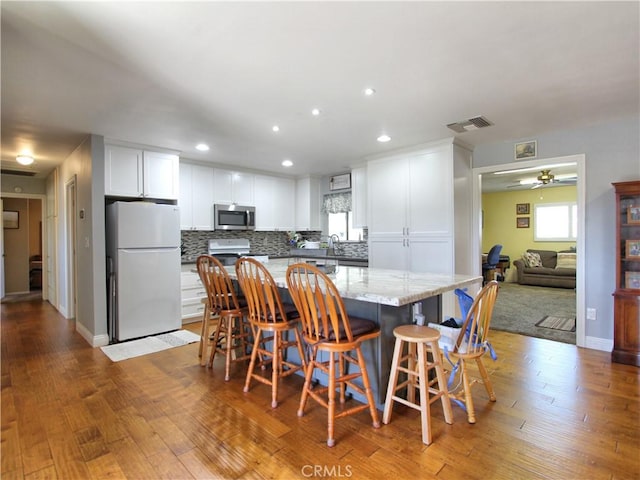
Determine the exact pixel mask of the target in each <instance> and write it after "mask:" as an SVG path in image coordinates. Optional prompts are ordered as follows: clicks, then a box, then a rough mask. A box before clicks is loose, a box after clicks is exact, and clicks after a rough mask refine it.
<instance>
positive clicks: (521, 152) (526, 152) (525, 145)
mask: <svg viewBox="0 0 640 480" xmlns="http://www.w3.org/2000/svg"><path fill="white" fill-rule="evenodd" d="M537 151H538V142H536V141H535V140H532V141H530V142H521V143H516V148H515V155H516V160H523V159H525V158H526V159H532V158H536V155H537V154H538V153H537Z"/></svg>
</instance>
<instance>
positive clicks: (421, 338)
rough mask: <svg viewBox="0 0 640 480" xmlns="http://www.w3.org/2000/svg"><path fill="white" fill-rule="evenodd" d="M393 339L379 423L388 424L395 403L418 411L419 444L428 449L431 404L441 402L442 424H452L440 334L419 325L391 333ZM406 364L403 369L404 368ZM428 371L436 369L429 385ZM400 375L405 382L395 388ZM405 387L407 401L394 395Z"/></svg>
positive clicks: (408, 326) (400, 328) (407, 326)
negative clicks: (424, 445)
mask: <svg viewBox="0 0 640 480" xmlns="http://www.w3.org/2000/svg"><path fill="white" fill-rule="evenodd" d="M393 335H394V336H395V337H396V345H395V348H394V350H393V361H392V363H391V373H390V375H389V386H388V387H387V398H386V402H385V405H384V413H383V416H382V422H383V423H384V424H385V425H386V424H388V423H389V421H390V420H391V410H392V408H393V402H394V401H395V402H400V403H402V404H404V405H407V406H409V407H411V408H414V409H416V410H420V416H421V422H422V442H423V443H424V444H426V445H429V444H430V443H431V412H430V405H431V403H433V402H435V401H436V400H437V399H438V398H439V399H440V400H441V401H442V409H443V410H444V419H445V421H446V422H447V423H448V424H451V423H453V413H452V411H451V402H450V401H449V393H448V392H447V379H446V377H445V374H444V369H443V368H442V355H441V353H440V347H438V339H439V338H440V332H438V330H435V329H433V328H429V327H422V326H419V325H402V326H400V327H396V328H395V329H394V330H393ZM405 344H406V346H407V354H406V355H405V354H403V351H404V346H405ZM428 352H431V356H432V360H431V361H429V359H428V358H427V353H428ZM405 362H406V366H403V364H404V363H405ZM416 367H417V372H416ZM431 369H435V372H436V378H434V379H433V380H431V381H430V380H429V377H428V373H429V371H430V370H431ZM400 372H403V373H405V374H406V375H407V380H405V381H404V382H402V383H400V384H399V385H398V374H399V373H400ZM436 386H437V388H436ZM405 387H406V388H407V398H406V399H404V398H402V397H399V396H397V395H396V392H397V391H398V390H401V389H403V388H405ZM416 388H417V389H419V392H420V399H419V401H418V402H416V398H415V390H416Z"/></svg>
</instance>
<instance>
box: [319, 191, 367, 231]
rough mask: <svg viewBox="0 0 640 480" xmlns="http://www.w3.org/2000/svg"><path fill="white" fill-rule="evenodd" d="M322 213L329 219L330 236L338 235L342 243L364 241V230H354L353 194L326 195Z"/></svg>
mask: <svg viewBox="0 0 640 480" xmlns="http://www.w3.org/2000/svg"><path fill="white" fill-rule="evenodd" d="M322 211H323V212H324V213H326V214H327V217H328V219H329V224H328V229H329V236H331V235H337V236H338V238H339V239H340V240H341V241H346V240H362V229H361V228H353V219H352V214H351V192H344V193H332V194H328V195H325V196H324V202H323V205H322Z"/></svg>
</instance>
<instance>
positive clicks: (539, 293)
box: [491, 282, 576, 345]
mask: <svg viewBox="0 0 640 480" xmlns="http://www.w3.org/2000/svg"><path fill="white" fill-rule="evenodd" d="M545 315H547V316H557V317H572V318H576V292H575V291H574V290H573V289H572V288H551V287H535V286H529V285H519V284H517V283H507V282H500V290H499V292H498V298H497V299H496V304H495V308H494V310H493V317H492V319H491V329H493V330H502V331H505V332H512V333H519V334H521V335H528V336H530V337H538V338H546V339H547V340H554V341H556V342H564V343H573V344H574V345H575V343H576V333H575V331H567V330H556V329H553V328H544V327H539V326H536V323H538V322H539V321H540V319H541V318H542V317H544V316H545Z"/></svg>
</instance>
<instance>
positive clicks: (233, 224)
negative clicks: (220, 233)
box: [213, 204, 256, 230]
mask: <svg viewBox="0 0 640 480" xmlns="http://www.w3.org/2000/svg"><path fill="white" fill-rule="evenodd" d="M213 216H214V227H213V228H215V229H216V230H255V228H256V208H255V207H247V206H243V205H235V204H231V205H221V204H215V205H214V206H213Z"/></svg>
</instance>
